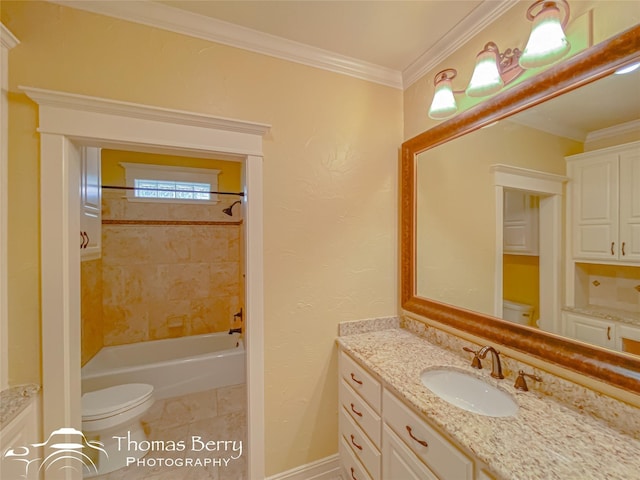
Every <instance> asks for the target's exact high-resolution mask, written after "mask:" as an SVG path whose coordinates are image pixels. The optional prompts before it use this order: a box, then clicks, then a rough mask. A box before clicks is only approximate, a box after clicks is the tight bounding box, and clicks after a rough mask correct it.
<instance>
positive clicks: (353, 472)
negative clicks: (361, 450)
mask: <svg viewBox="0 0 640 480" xmlns="http://www.w3.org/2000/svg"><path fill="white" fill-rule="evenodd" d="M355 473H356V472H355V470H354V469H353V467H351V478H353V480H358V479H357V478H356V476H355Z"/></svg>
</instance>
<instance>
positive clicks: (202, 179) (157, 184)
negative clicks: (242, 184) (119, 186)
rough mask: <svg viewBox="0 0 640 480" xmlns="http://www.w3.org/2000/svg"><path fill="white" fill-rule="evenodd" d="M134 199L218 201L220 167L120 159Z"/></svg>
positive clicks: (148, 200)
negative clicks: (217, 168)
mask: <svg viewBox="0 0 640 480" xmlns="http://www.w3.org/2000/svg"><path fill="white" fill-rule="evenodd" d="M120 165H121V166H122V167H123V168H124V169H125V172H126V173H125V176H126V179H127V187H130V190H128V191H127V197H128V198H129V200H131V201H142V202H170V203H217V201H218V196H217V195H216V194H215V193H211V192H215V191H217V190H218V175H219V173H220V170H215V169H208V168H192V167H174V166H166V165H151V164H144V163H124V162H122V163H120Z"/></svg>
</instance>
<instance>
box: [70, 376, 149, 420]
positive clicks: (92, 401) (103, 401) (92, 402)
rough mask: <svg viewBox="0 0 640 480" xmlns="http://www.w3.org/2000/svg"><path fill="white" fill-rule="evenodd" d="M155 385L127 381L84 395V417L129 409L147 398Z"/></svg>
mask: <svg viewBox="0 0 640 480" xmlns="http://www.w3.org/2000/svg"><path fill="white" fill-rule="evenodd" d="M152 393H153V385H147V384H146V383H127V384H125V385H116V386H115V387H109V388H103V389H102V390H96V391H94V392H88V393H85V394H84V395H82V419H83V420H96V419H99V418H103V417H108V416H111V415H115V414H116V413H120V412H121V411H123V410H128V409H130V408H132V407H135V406H136V405H139V404H141V403H142V402H144V401H145V400H147V399H148V398H149V397H150V396H151V394H152Z"/></svg>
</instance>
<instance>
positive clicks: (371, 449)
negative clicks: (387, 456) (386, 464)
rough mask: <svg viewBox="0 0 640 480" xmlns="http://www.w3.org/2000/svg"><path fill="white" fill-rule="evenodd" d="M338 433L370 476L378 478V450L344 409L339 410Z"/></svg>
mask: <svg viewBox="0 0 640 480" xmlns="http://www.w3.org/2000/svg"><path fill="white" fill-rule="evenodd" d="M340 434H341V436H342V438H343V439H344V441H345V442H347V444H348V445H349V447H351V450H352V451H353V453H354V454H355V455H356V457H358V460H360V462H361V463H362V465H364V467H365V469H366V470H367V471H368V472H369V475H371V478H372V479H373V480H380V452H379V451H378V449H377V448H376V446H375V445H374V444H373V443H371V441H370V440H369V439H368V438H367V436H366V435H365V434H364V433H363V432H362V430H360V427H358V426H357V425H356V423H355V422H354V421H353V420H352V419H351V417H350V416H349V414H348V413H347V412H346V411H345V410H344V409H342V411H341V412H340Z"/></svg>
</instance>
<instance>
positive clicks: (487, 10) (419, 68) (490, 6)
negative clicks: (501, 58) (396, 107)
mask: <svg viewBox="0 0 640 480" xmlns="http://www.w3.org/2000/svg"><path fill="white" fill-rule="evenodd" d="M519 1H520V0H500V1H495V0H484V1H483V2H482V3H481V4H480V5H479V6H478V7H477V8H476V9H475V10H474V11H473V12H471V14H469V15H467V16H466V17H465V18H464V19H463V20H462V21H461V22H460V23H458V24H457V25H456V26H455V27H454V28H453V29H452V30H450V31H449V32H448V33H447V34H446V35H445V36H443V37H442V38H441V39H440V40H438V42H437V43H436V44H435V45H433V46H432V47H431V48H430V49H429V50H427V51H426V52H424V53H423V54H422V55H420V57H418V59H416V60H415V61H414V62H413V63H412V64H411V65H409V66H408V67H407V68H405V69H404V71H403V72H402V85H403V88H405V89H406V88H408V87H410V86H411V85H412V84H414V83H415V82H416V81H418V80H419V79H420V78H422V77H423V76H424V75H426V74H427V73H429V72H430V71H431V70H433V69H434V68H435V67H436V66H437V65H438V64H439V63H441V62H442V61H444V60H445V59H446V58H447V57H449V56H450V55H451V54H453V53H454V52H455V51H456V50H458V49H459V48H460V47H462V46H463V45H464V44H465V43H466V42H467V41H469V40H470V39H471V38H473V37H474V36H475V35H476V34H478V33H479V32H481V31H482V30H483V29H485V28H486V27H487V26H489V25H490V24H491V23H492V22H493V21H495V20H496V19H497V18H499V17H500V16H501V15H504V14H505V13H506V12H507V11H508V10H509V9H511V8H512V7H514V6H515V5H516V4H517V3H518V2H519Z"/></svg>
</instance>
